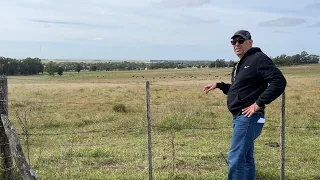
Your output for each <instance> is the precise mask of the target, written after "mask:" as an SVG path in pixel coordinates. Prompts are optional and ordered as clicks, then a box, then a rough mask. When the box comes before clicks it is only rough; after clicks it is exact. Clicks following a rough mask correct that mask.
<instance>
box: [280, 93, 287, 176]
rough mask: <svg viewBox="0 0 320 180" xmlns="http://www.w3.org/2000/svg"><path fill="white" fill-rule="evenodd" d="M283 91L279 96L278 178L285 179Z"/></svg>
mask: <svg viewBox="0 0 320 180" xmlns="http://www.w3.org/2000/svg"><path fill="white" fill-rule="evenodd" d="M285 98H286V96H285V92H283V94H282V97H281V120H280V123H281V124H280V127H281V132H280V155H281V157H280V158H281V163H280V180H285V173H284V169H285V168H284V167H285V166H284V161H285V145H284V144H285V143H284V140H285V105H286V102H285Z"/></svg>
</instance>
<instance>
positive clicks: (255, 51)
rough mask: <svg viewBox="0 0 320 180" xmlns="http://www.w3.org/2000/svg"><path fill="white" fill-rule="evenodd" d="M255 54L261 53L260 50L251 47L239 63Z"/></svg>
mask: <svg viewBox="0 0 320 180" xmlns="http://www.w3.org/2000/svg"><path fill="white" fill-rule="evenodd" d="M257 52H262V51H261V49H260V48H258V47H252V48H250V49H249V50H248V51H247V52H246V53H245V54H244V55H243V57H242V58H241V59H240V61H241V60H243V59H245V58H246V57H248V56H250V55H252V54H255V53H257Z"/></svg>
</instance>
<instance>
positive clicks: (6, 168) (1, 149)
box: [0, 76, 14, 180]
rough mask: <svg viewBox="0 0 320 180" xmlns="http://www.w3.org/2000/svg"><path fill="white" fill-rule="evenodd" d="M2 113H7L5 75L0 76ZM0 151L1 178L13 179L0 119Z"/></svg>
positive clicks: (7, 142) (8, 150)
mask: <svg viewBox="0 0 320 180" xmlns="http://www.w3.org/2000/svg"><path fill="white" fill-rule="evenodd" d="M2 114H4V115H8V81H7V77H6V76H0V115H2ZM0 153H1V169H2V178H3V179H6V180H12V179H14V174H13V162H12V157H11V152H10V146H9V141H8V138H7V136H6V133H5V129H4V127H3V123H2V121H0Z"/></svg>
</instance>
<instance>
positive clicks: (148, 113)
mask: <svg viewBox="0 0 320 180" xmlns="http://www.w3.org/2000/svg"><path fill="white" fill-rule="evenodd" d="M146 91H147V93H146V96H147V122H148V162H149V180H152V143H151V114H150V83H149V81H147V82H146Z"/></svg>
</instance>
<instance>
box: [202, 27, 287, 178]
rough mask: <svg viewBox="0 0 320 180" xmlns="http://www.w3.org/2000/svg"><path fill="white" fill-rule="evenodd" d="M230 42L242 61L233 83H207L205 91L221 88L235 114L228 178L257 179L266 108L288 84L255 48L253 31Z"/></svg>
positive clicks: (235, 70) (269, 61)
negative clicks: (258, 147) (257, 152)
mask: <svg viewBox="0 0 320 180" xmlns="http://www.w3.org/2000/svg"><path fill="white" fill-rule="evenodd" d="M231 39H232V41H231V44H232V46H233V50H234V53H235V54H236V55H237V56H238V58H239V61H238V62H237V63H236V64H235V66H234V68H233V70H232V73H231V84H227V83H224V82H218V83H214V84H208V85H206V86H205V87H204V91H205V93H208V92H209V91H211V90H213V89H216V88H219V89H220V90H221V91H222V92H223V93H224V94H226V95H227V105H228V109H229V111H230V112H231V114H232V115H233V134H232V139H231V146H230V151H229V154H228V166H229V171H228V179H229V180H255V179H256V169H255V162H254V140H255V139H256V138H257V137H258V136H259V135H260V134H261V131H262V128H263V125H264V122H265V119H264V114H265V105H266V104H269V103H271V102H272V101H274V100H275V99H276V98H277V97H279V96H280V95H281V94H282V93H283V92H284V90H285V87H286V84H287V82H286V79H285V77H284V76H283V74H282V73H281V71H280V70H279V69H278V68H277V67H276V66H275V65H274V64H273V62H272V60H271V59H270V58H269V57H268V56H267V55H265V54H264V53H263V52H262V51H261V49H260V48H258V47H252V44H253V41H252V39H251V34H250V32H248V31H246V30H239V31H237V32H235V34H234V35H233V36H232V37H231Z"/></svg>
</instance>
